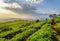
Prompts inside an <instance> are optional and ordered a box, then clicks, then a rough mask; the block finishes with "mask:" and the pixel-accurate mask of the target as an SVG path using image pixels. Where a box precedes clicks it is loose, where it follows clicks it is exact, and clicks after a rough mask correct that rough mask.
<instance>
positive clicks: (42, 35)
mask: <svg viewBox="0 0 60 41" xmlns="http://www.w3.org/2000/svg"><path fill="white" fill-rule="evenodd" d="M54 20H55V22H56V24H57V28H56V29H53V28H52V25H51V22H52V21H51V20H41V21H38V20H34V21H27V20H15V21H10V22H4V23H0V41H60V34H59V33H58V32H57V31H56V30H59V31H60V17H59V18H54Z"/></svg>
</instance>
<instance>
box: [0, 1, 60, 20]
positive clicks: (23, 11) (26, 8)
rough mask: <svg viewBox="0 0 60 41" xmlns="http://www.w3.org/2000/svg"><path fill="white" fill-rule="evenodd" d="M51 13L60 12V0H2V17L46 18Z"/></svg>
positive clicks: (0, 11)
mask: <svg viewBox="0 0 60 41" xmlns="http://www.w3.org/2000/svg"><path fill="white" fill-rule="evenodd" d="M49 14H60V0H0V18H21V19H46V18H49V16H48V15H49ZM7 15H8V16H7Z"/></svg>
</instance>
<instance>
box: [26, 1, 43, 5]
mask: <svg viewBox="0 0 60 41" xmlns="http://www.w3.org/2000/svg"><path fill="white" fill-rule="evenodd" d="M43 1H44V0H26V2H27V3H30V4H38V3H42V2H43Z"/></svg>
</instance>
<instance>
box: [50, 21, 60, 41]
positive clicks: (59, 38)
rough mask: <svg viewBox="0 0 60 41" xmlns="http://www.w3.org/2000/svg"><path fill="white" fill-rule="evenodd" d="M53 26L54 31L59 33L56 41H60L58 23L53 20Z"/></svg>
mask: <svg viewBox="0 0 60 41" xmlns="http://www.w3.org/2000/svg"><path fill="white" fill-rule="evenodd" d="M51 25H52V29H53V30H55V31H56V32H57V34H56V36H55V37H56V39H57V41H60V31H59V29H58V28H57V25H56V22H55V21H54V20H52V23H51Z"/></svg>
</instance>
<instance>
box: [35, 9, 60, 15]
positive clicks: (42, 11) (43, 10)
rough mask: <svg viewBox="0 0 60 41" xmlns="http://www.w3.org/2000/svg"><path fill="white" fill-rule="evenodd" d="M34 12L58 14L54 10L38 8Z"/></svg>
mask: <svg viewBox="0 0 60 41" xmlns="http://www.w3.org/2000/svg"><path fill="white" fill-rule="evenodd" d="M35 12H36V13H37V14H59V13H60V12H58V11H57V10H56V9H45V8H42V9H41V8H39V9H37V10H35Z"/></svg>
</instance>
